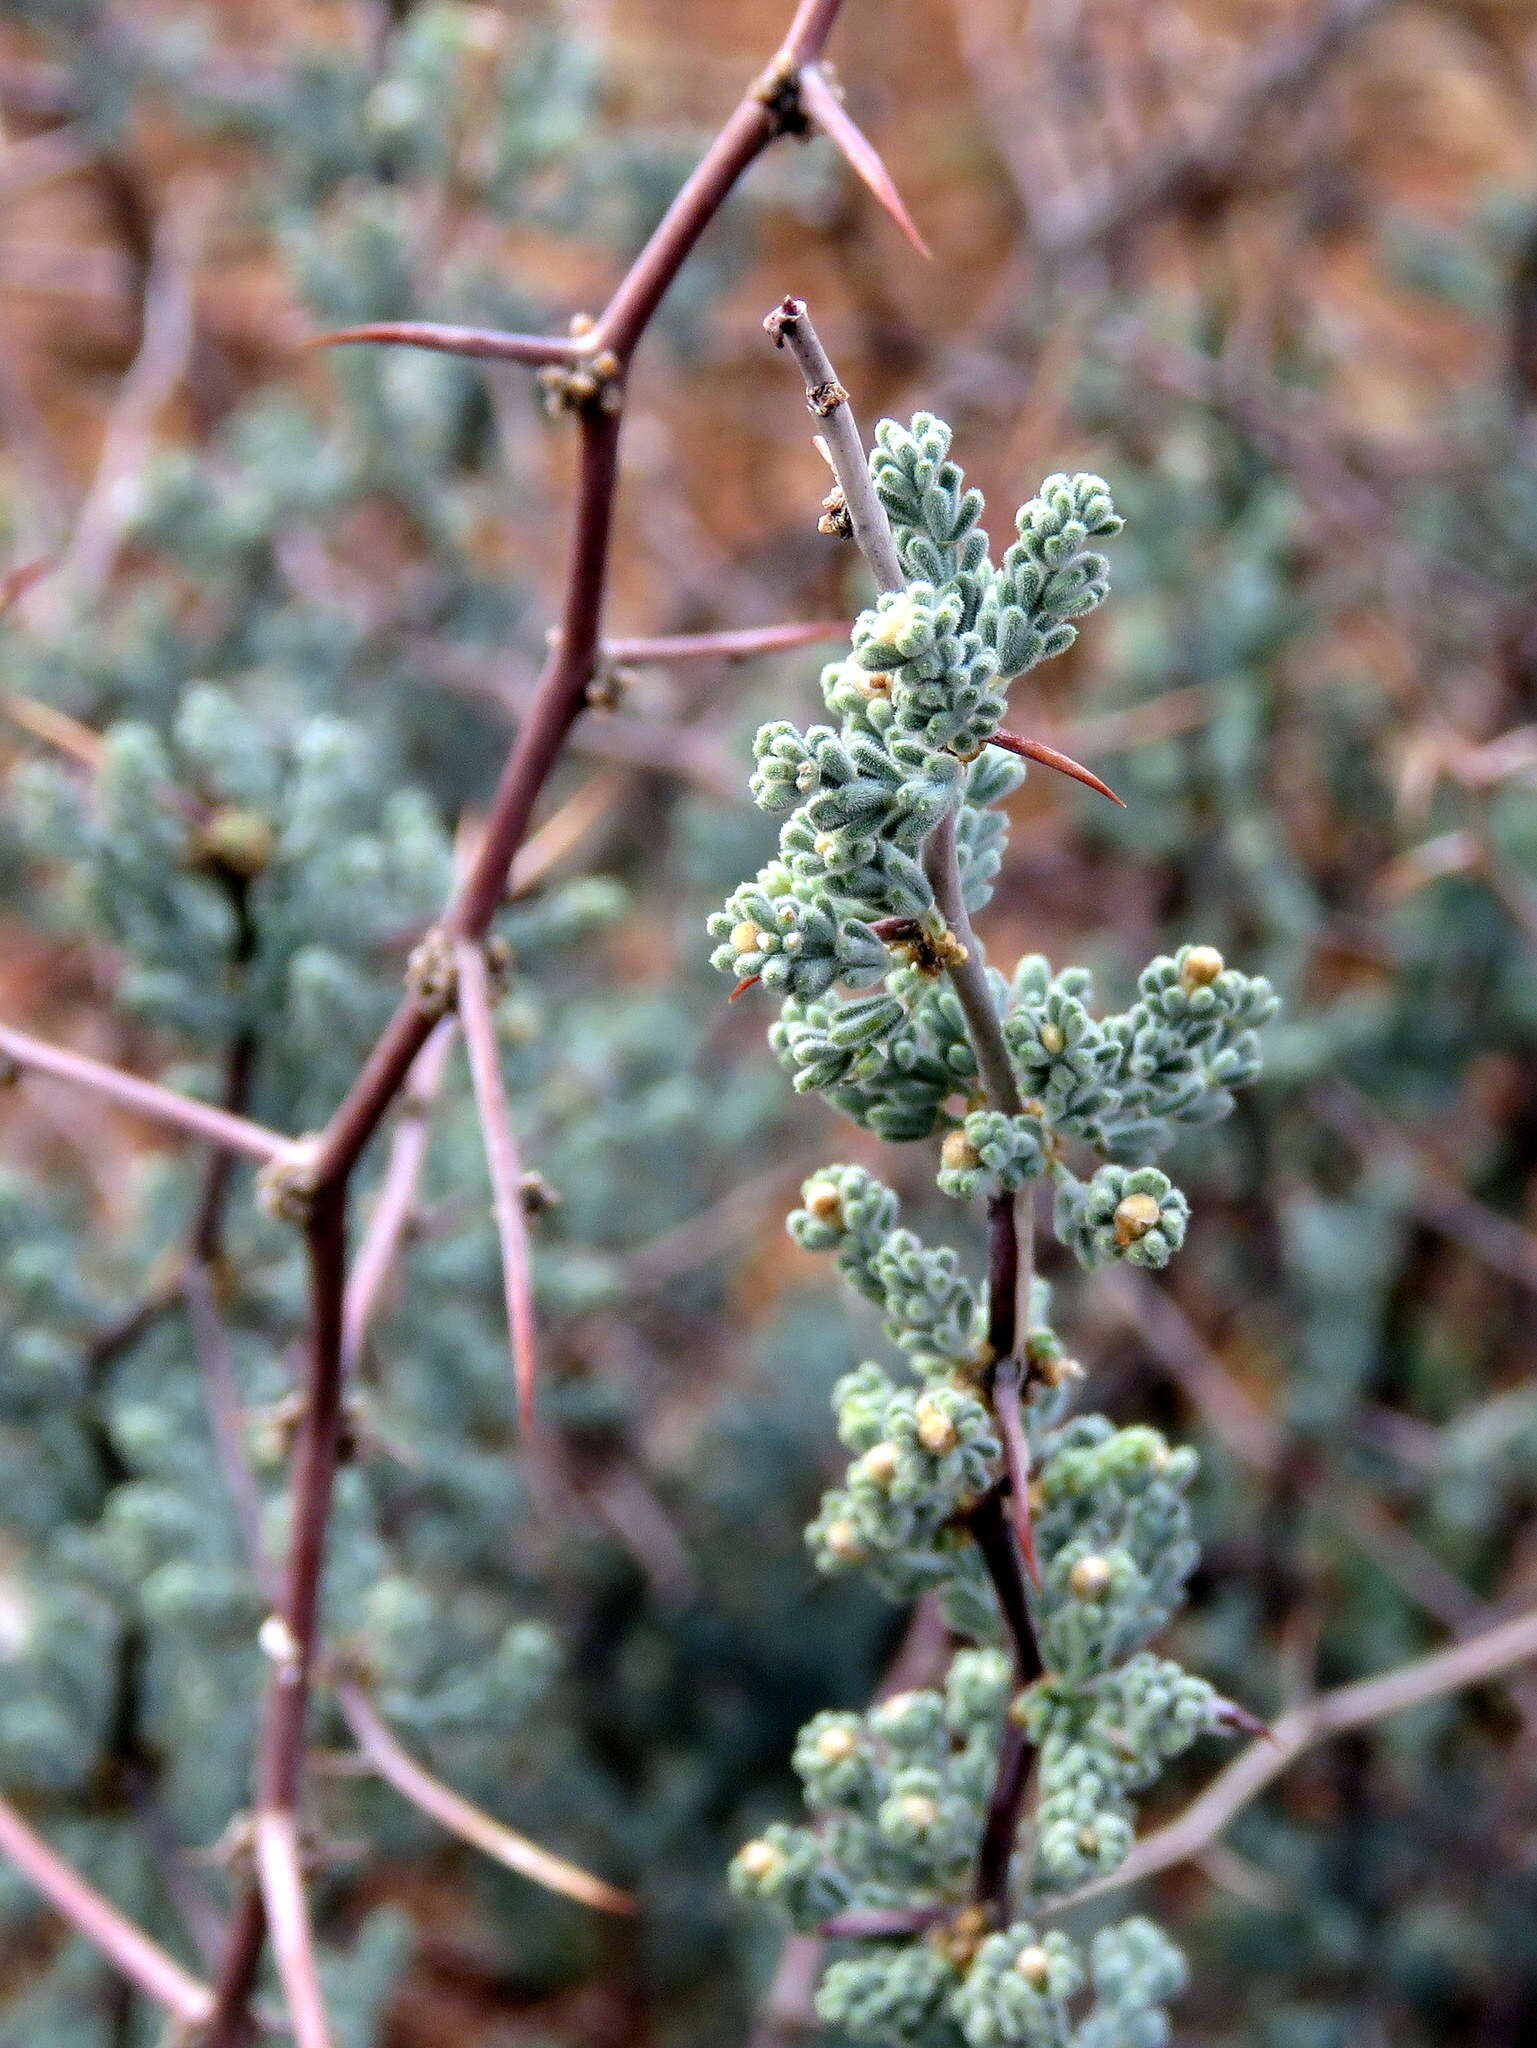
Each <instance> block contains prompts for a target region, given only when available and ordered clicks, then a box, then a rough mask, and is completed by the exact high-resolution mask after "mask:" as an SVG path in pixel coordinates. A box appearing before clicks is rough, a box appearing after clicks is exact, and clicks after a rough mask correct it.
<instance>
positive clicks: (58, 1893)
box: [0, 1799, 213, 2026]
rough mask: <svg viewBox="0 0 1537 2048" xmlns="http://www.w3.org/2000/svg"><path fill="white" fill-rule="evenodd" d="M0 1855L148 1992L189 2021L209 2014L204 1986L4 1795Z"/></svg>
mask: <svg viewBox="0 0 1537 2048" xmlns="http://www.w3.org/2000/svg"><path fill="white" fill-rule="evenodd" d="M0 1855H3V1856H5V1857H6V1859H7V1860H8V1861H9V1862H11V1863H13V1864H14V1865H15V1866H16V1868H17V1869H18V1870H19V1871H20V1872H21V1874H22V1876H23V1877H24V1878H25V1879H26V1880H27V1882H28V1883H29V1884H30V1885H32V1886H34V1887H35V1888H36V1890H37V1891H39V1892H40V1893H41V1894H42V1896H43V1897H44V1898H45V1899H46V1900H47V1901H48V1903H49V1904H50V1905H51V1906H53V1907H54V1908H55V1910H56V1911H57V1912H59V1913H62V1914H63V1916H64V1918H65V1919H66V1920H68V1921H69V1923H70V1925H71V1926H72V1927H75V1928H77V1929H78V1930H79V1932H80V1933H81V1934H83V1935H84V1936H85V1938H86V1940H87V1941H89V1942H91V1943H93V1944H94V1945H95V1946H96V1947H97V1948H99V1949H100V1950H101V1952H102V1954H103V1955H104V1956H105V1957H106V1958H107V1960H108V1961H109V1962H110V1963H111V1964H112V1965H113V1967H114V1969H117V1970H120V1971H121V1972H122V1974H123V1975H124V1976H125V1977H126V1978H127V1979H128V1980H129V1982H130V1983H132V1984H136V1985H137V1986H138V1988H139V1989H140V1990H141V1991H142V1992H143V1993H144V1994H145V1996H146V1997H147V1998H152V1999H153V2000H154V2001H155V2003H156V2004H157V2005H160V2006H163V2007H164V2008H165V2010H166V2011H167V2012H169V2013H171V2014H173V2015H174V2016H175V2017H176V2018H177V2019H179V2020H181V2021H183V2022H185V2024H187V2025H188V2026H197V2025H200V2024H201V2022H202V2021H204V2020H206V2019H207V2018H208V2015H209V2013H210V2012H211V2011H212V2010H213V1994H212V1992H210V1990H209V1988H208V1986H207V1985H206V1984H202V1983H200V1982H199V1981H198V1979H197V1978H196V1977H194V1976H193V1975H192V1974H191V1972H190V1971H188V1970H184V1969H183V1968H182V1966H181V1964H180V1963H178V1962H177V1960H176V1958H175V1957H174V1956H170V1955H167V1954H166V1952H165V1950H164V1949H163V1948H161V1947H160V1946H159V1945H158V1944H157V1943H155V1942H153V1941H151V1940H150V1938H149V1936H148V1935H147V1934H145V1933H144V1932H143V1931H142V1930H141V1929H140V1928H138V1927H135V1925H134V1924H133V1922H132V1921H131V1920H129V1919H126V1918H125V1917H124V1915H123V1914H121V1913H120V1912H119V1911H118V1909H117V1907H116V1906H114V1905H113V1904H112V1902H111V1900H110V1899H106V1898H103V1896H102V1894H101V1893H100V1892H99V1891H97V1890H96V1889H95V1887H94V1886H93V1885H89V1884H87V1883H86V1881H85V1879H84V1878H83V1877H81V1876H80V1875H79V1874H78V1872H76V1871H75V1870H73V1869H72V1868H71V1867H70V1865H69V1864H68V1863H66V1862H65V1861H64V1859H63V1857H62V1856H60V1855H58V1854H57V1853H56V1852H55V1851H54V1850H53V1849H51V1848H50V1847H49V1845H48V1844H47V1843H46V1842H45V1841H44V1840H43V1838H42V1836H41V1835H39V1834H37V1833H36V1832H35V1831H34V1830H33V1829H32V1828H30V1827H29V1826H28V1825H27V1823H26V1822H25V1821H24V1820H23V1819H22V1817H21V1815H20V1814H19V1813H18V1812H17V1811H16V1809H15V1807H14V1806H12V1805H11V1804H10V1802H9V1801H8V1800H4V1799H0Z"/></svg>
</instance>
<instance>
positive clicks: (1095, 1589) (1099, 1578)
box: [1067, 1556, 1110, 1600]
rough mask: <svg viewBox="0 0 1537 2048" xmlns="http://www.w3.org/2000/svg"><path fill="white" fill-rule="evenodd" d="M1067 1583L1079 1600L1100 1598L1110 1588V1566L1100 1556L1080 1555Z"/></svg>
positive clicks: (1068, 1576)
mask: <svg viewBox="0 0 1537 2048" xmlns="http://www.w3.org/2000/svg"><path fill="white" fill-rule="evenodd" d="M1067 1583H1068V1584H1069V1585H1070V1586H1071V1587H1072V1589H1073V1591H1074V1593H1075V1594H1076V1595H1077V1596H1078V1598H1079V1599H1080V1600H1102V1599H1103V1598H1104V1596H1105V1594H1106V1593H1108V1592H1109V1590H1110V1567H1109V1565H1108V1564H1107V1563H1106V1561H1105V1559H1104V1558H1102V1557H1094V1556H1090V1557H1080V1558H1079V1560H1078V1562H1077V1563H1076V1564H1075V1565H1074V1566H1073V1568H1072V1570H1071V1571H1070V1572H1069V1573H1068V1575H1067Z"/></svg>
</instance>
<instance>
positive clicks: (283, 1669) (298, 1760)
mask: <svg viewBox="0 0 1537 2048" xmlns="http://www.w3.org/2000/svg"><path fill="white" fill-rule="evenodd" d="M346 1235H347V1231H346V1196H345V1190H336V1191H331V1190H326V1191H323V1192H322V1193H321V1194H319V1195H318V1196H317V1197H316V1198H315V1202H314V1207H313V1210H312V1212H311V1215H310V1218H309V1222H308V1223H307V1225H306V1227H305V1241H306V1251H307V1256H308V1262H309V1274H310V1313H311V1318H312V1320H311V1327H310V1338H309V1347H308V1358H307V1361H306V1366H305V1375H304V1389H303V1392H304V1405H303V1412H302V1417H301V1421H300V1425H299V1439H298V1445H297V1449H296V1452H295V1458H294V1480H293V1510H292V1529H291V1531H290V1536H289V1550H288V1558H287V1562H286V1565H285V1568H284V1574H283V1590H282V1598H281V1601H280V1603H279V1606H278V1610H277V1613H276V1615H275V1616H274V1617H273V1623H274V1624H275V1628H273V1634H272V1635H270V1636H269V1637H268V1639H267V1641H266V1643H265V1645H264V1647H265V1648H266V1649H267V1651H268V1654H269V1657H270V1659H271V1666H272V1668H271V1675H270V1677H269V1678H268V1681H267V1695H266V1699H265V1702H264V1704H263V1710H262V1726H261V1739H260V1753H259V1756H258V1759H257V1783H256V1806H257V1811H256V1822H255V1832H256V1865H257V1875H258V1879H259V1881H260V1885H261V1895H262V1903H263V1906H264V1908H265V1911H266V1918H267V1923H268V1926H269V1928H270V1929H271V1932H272V1938H273V1954H274V1956H275V1958H276V1960H277V1965H278V1970H279V1974H280V1976H281V1978H282V1981H283V1990H284V1994H285V1997H286V1999H287V2003H288V2008H289V2015H290V2018H291V2019H292V2022H293V2027H294V2038H295V2040H296V2041H297V2042H298V2043H299V2044H300V2048H330V2029H329V2026H328V2024H327V2022H326V2018H325V2007H324V2002H323V1999H322V1997H321V1992H320V1985H319V1979H318V1976H317V1974H316V1970H315V1963H314V1954H313V1945H312V1943H311V1941H310V1938H309V1916H308V1912H307V1911H306V1909H305V1904H304V1891H303V1884H302V1881H301V1876H300V1870H299V1860H298V1801H299V1786H300V1779H301V1775H302V1770H303V1762H304V1731H305V1721H306V1717H307V1711H308V1707H309V1697H310V1678H311V1673H312V1671H313V1667H314V1662H315V1649H316V1639H317V1632H318V1625H319V1618H320V1584H321V1572H322V1569H323V1567H324V1564H325V1547H326V1529H327V1524H328V1521H329V1518H330V1511H331V1492H332V1486H333V1483H334V1481H335V1477H336V1465H337V1458H338V1453H339V1449H340V1444H341V1414H342V1407H341V1389H342V1372H341V1344H342V1294H343V1285H344V1282H345V1277H346ZM269 1627H272V1624H269ZM237 2017H238V2015H237Z"/></svg>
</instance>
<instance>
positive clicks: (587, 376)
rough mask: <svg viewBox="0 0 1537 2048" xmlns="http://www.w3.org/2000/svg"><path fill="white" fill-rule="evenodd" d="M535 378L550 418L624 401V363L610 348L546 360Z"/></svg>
mask: <svg viewBox="0 0 1537 2048" xmlns="http://www.w3.org/2000/svg"><path fill="white" fill-rule="evenodd" d="M582 317H585V316H582V315H578V318H582ZM538 382H539V388H540V389H541V390H542V391H543V393H544V409H545V411H546V412H547V413H548V414H549V415H550V417H551V418H552V419H558V418H559V416H560V415H561V414H562V413H565V412H570V413H576V414H577V415H578V416H588V415H591V414H593V413H601V412H618V410H619V408H620V406H621V405H622V404H623V403H624V364H623V362H622V360H621V359H620V357H619V356H618V355H617V354H616V353H615V352H614V350H613V349H611V348H604V349H599V350H598V351H597V353H596V354H595V355H591V356H586V357H584V358H583V359H582V361H580V362H578V363H572V364H567V363H550V364H548V365H547V366H546V367H545V368H544V369H542V370H541V371H540V372H539V378H538Z"/></svg>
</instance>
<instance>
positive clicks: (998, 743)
mask: <svg viewBox="0 0 1537 2048" xmlns="http://www.w3.org/2000/svg"><path fill="white" fill-rule="evenodd" d="M992 744H993V745H994V746H995V747H1002V748H1003V750H1004V752H1005V753H1006V754H1018V755H1019V756H1020V757H1021V759H1022V760H1026V761H1039V762H1040V764H1041V766H1042V767H1043V768H1055V769H1056V771H1057V773H1058V774H1059V775H1070V776H1071V777H1072V778H1073V780H1074V781H1075V782H1081V783H1083V784H1084V785H1085V786H1086V787H1087V788H1089V789H1096V790H1098V791H1099V793H1100V795H1101V796H1107V797H1109V799H1110V801H1111V802H1112V803H1113V804H1119V805H1120V807H1121V809H1122V810H1123V811H1124V810H1125V808H1126V799H1125V797H1123V796H1117V795H1116V793H1115V791H1114V790H1113V789H1112V788H1111V787H1110V785H1109V783H1108V782H1101V781H1100V779H1099V777H1098V776H1097V775H1096V774H1094V773H1093V771H1092V770H1091V769H1088V768H1085V767H1084V765H1083V763H1082V762H1081V761H1075V760H1074V759H1073V757H1072V755H1071V754H1063V753H1059V752H1058V751H1057V749H1056V748H1055V747H1048V746H1047V744H1046V742H1045V741H1044V740H1027V739H1023V738H1021V736H1020V735H1019V734H1018V733H1017V732H995V733H994V734H993V739H992Z"/></svg>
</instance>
